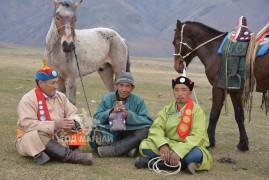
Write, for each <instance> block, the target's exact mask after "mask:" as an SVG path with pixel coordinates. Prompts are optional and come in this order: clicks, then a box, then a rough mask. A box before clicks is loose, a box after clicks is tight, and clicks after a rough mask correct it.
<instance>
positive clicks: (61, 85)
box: [58, 76, 66, 94]
mask: <svg viewBox="0 0 269 180" xmlns="http://www.w3.org/2000/svg"><path fill="white" fill-rule="evenodd" d="M58 79H59V81H58V89H59V91H60V92H62V93H64V94H66V88H65V80H64V79H63V78H62V77H61V76H59V78H58Z"/></svg>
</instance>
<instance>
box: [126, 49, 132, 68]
mask: <svg viewBox="0 0 269 180" xmlns="http://www.w3.org/2000/svg"><path fill="white" fill-rule="evenodd" d="M130 66H131V63H130V56H129V51H128V55H127V62H126V72H131V71H130Z"/></svg>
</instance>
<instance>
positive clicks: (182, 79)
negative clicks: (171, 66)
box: [172, 76, 194, 91]
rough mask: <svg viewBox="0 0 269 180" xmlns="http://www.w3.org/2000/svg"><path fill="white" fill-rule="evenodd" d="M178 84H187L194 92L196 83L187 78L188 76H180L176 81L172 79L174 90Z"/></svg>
mask: <svg viewBox="0 0 269 180" xmlns="http://www.w3.org/2000/svg"><path fill="white" fill-rule="evenodd" d="M177 84H185V85H186V86H188V88H189V89H190V91H192V89H193V86H194V82H193V81H192V80H191V79H189V78H187V77H186V76H179V77H178V78H176V79H172V88H173V89H174V87H175V86H176V85H177Z"/></svg>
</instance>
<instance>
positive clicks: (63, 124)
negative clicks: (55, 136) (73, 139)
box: [54, 118, 75, 131]
mask: <svg viewBox="0 0 269 180" xmlns="http://www.w3.org/2000/svg"><path fill="white" fill-rule="evenodd" d="M54 121H55V127H56V130H57V129H63V130H65V131H69V130H71V129H74V128H75V122H74V121H73V120H68V119H67V118H61V119H56V120H54Z"/></svg>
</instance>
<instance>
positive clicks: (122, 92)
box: [117, 82, 134, 100]
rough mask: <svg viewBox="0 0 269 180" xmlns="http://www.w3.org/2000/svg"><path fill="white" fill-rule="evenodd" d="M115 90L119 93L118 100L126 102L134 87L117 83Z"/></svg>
mask: <svg viewBox="0 0 269 180" xmlns="http://www.w3.org/2000/svg"><path fill="white" fill-rule="evenodd" d="M117 89H118V92H119V96H120V100H126V99H127V98H128V97H129V95H130V93H131V92H132V90H133V89H134V86H132V85H131V84H130V83H124V82H123V83H118V84H117Z"/></svg>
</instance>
